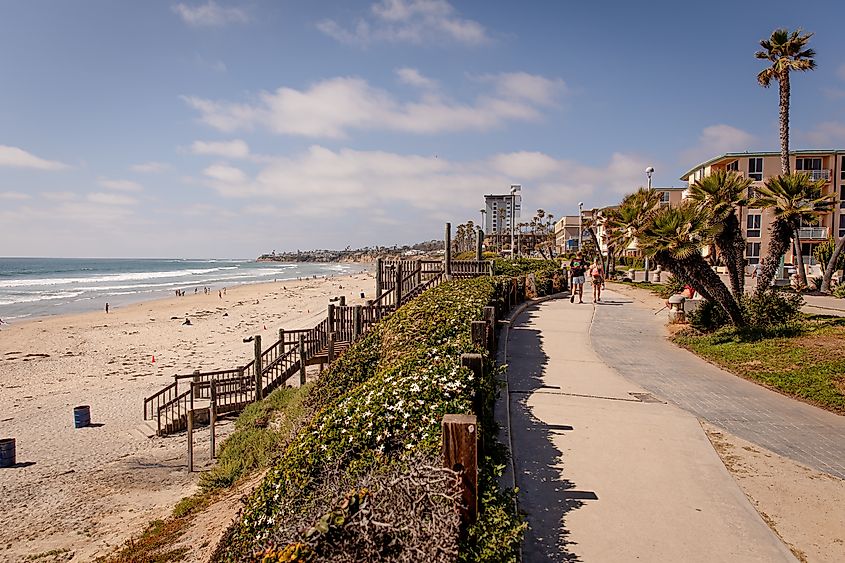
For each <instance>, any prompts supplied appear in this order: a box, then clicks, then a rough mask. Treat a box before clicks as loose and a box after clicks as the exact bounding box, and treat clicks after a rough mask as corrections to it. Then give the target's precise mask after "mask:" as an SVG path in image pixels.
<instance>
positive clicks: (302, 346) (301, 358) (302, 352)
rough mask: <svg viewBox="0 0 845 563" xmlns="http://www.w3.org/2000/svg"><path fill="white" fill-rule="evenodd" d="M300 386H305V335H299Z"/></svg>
mask: <svg viewBox="0 0 845 563" xmlns="http://www.w3.org/2000/svg"><path fill="white" fill-rule="evenodd" d="M299 385H300V387H301V386H303V385H305V335H304V334H302V333H301V332H300V333H299Z"/></svg>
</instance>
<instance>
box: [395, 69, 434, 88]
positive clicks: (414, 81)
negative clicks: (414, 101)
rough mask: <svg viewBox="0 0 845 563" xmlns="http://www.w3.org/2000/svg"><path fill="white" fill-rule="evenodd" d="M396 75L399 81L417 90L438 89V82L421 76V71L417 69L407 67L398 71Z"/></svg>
mask: <svg viewBox="0 0 845 563" xmlns="http://www.w3.org/2000/svg"><path fill="white" fill-rule="evenodd" d="M396 75H397V76H398V77H399V81H400V82H402V83H403V84H407V85H409V86H414V87H416V88H423V89H425V90H435V89H437V81H436V80H432V79H431V78H427V77H425V76H423V75H422V74H420V71H418V70H417V69H415V68H408V67H405V68H400V69H397V70H396Z"/></svg>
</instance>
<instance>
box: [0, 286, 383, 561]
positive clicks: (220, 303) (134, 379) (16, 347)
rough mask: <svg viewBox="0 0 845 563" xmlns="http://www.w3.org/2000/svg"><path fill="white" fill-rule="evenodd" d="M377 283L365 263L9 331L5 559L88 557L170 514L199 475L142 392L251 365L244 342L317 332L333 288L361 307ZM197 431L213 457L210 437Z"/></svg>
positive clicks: (2, 364)
mask: <svg viewBox="0 0 845 563" xmlns="http://www.w3.org/2000/svg"><path fill="white" fill-rule="evenodd" d="M373 290H374V281H373V276H372V274H369V273H359V274H355V275H351V276H344V277H335V278H329V279H307V280H302V281H286V282H278V283H266V284H255V285H243V286H238V287H233V288H230V289H228V291H227V293H226V295H224V296H222V298H221V297H219V296H218V294H217V292H213V293H212V294H210V295H205V294H203V293H202V292H201V293H199V294H196V295H194V294H190V293H189V294H188V295H186V296H184V297H178V298H177V297H174V298H171V299H165V300H159V301H151V302H145V303H137V304H133V305H128V306H126V307H122V308H112V309H111V311H110V312H109V313H108V314H106V313H105V312H103V311H100V312H94V313H85V314H80V315H72V316H60V317H49V318H43V319H39V320H34V321H29V322H26V323H21V324H12V325H3V326H2V327H0V390H2V391H0V437H3V438H15V439H16V440H17V462H18V465H17V466H16V467H14V468H11V469H2V470H0V498H2V499H3V505H4V506H3V510H2V511H0V561H18V560H21V559H24V558H26V557H27V556H33V555H38V554H43V553H45V552H48V551H52V550H58V551H59V553H58V554H57V555H56V557H55V558H53V559H55V560H62V561H89V560H92V559H94V558H96V557H98V556H102V555H105V554H106V553H108V552H109V551H110V550H111V549H113V547H114V546H116V545H119V544H121V543H123V542H124V541H125V540H126V539H128V538H129V537H130V536H131V535H133V534H136V533H138V532H140V531H141V530H142V529H143V528H144V527H145V525H146V524H147V523H148V522H149V521H150V520H152V519H155V518H162V517H164V516H167V515H168V514H169V513H170V511H171V509H172V507H173V505H174V504H175V503H176V502H177V501H178V500H180V499H181V498H183V497H184V496H186V495H188V494H190V493H191V492H193V491H194V490H195V487H196V483H197V480H198V475H199V474H198V473H194V474H188V473H187V470H186V469H187V465H186V463H187V462H186V457H187V456H186V449H187V446H186V438H185V436H184V435H180V436H174V437H168V438H158V437H152V438H151V437H149V436H148V435H147V434H148V432H147V431H146V428H144V427H143V425H142V423H143V421H142V418H143V415H142V405H143V399H144V397H146V396H149V395H151V394H153V393H154V392H156V391H158V390H159V389H161V388H162V387H164V386H165V385H167V384H169V383H170V382H171V381H172V376H173V375H174V374H177V373H190V372H191V371H193V370H195V369H199V370H212V369H223V368H230V367H234V366H237V365H243V364H245V363H247V362H248V361H249V360H250V359H251V357H252V354H253V345H252V343H244V342H243V338H245V337H249V336H252V335H255V334H261V335H262V337H263V339H264V341H265V342H268V343H269V342H272V341H274V340H275V338H277V334H278V329H279V328H287V329H295V328H310V327H311V326H313V325H314V324H316V323H317V322H318V320H320V319H321V317H322V316H323V315H324V314H325V310H326V305H327V304H328V299H329V298H330V297H334V296H340V295H344V296H345V297H346V300H347V303H349V304H354V303H360V302H363V299H361V297H360V294H361V293H362V292H363V293H364V294H365V298H366V299H372V298H373ZM186 317H187V318H189V319H190V320H191V325H190V326H186V325H184V324H183V323H184V321H185V318H186ZM153 357H155V362H153ZM77 405H90V406H91V421H92V426H91V427H89V428H83V429H74V427H73V412H72V411H73V407H74V406H77ZM227 424H228V425H229V426H230V425H231V422H229V423H227ZM222 432H223V433H224V434H225V432H226V426H225V425H224V428H223V429H222ZM195 440H196V444H197V445H196V446H195V456H196V458H197V460H198V461H199V462H200V463H206V462H207V460H208V457H209V451H208V436H207V433H206V432H200V433H199V434H198V436H197V437H196V438H195ZM39 560H42V559H39ZM43 560H51V559H43Z"/></svg>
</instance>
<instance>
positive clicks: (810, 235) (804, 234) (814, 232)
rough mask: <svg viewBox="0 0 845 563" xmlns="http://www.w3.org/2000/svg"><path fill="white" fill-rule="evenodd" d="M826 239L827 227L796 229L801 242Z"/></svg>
mask: <svg viewBox="0 0 845 563" xmlns="http://www.w3.org/2000/svg"><path fill="white" fill-rule="evenodd" d="M817 172H818V171H817ZM827 237H828V228H827V227H801V228H799V229H798V238H800V239H801V240H816V239H819V240H827Z"/></svg>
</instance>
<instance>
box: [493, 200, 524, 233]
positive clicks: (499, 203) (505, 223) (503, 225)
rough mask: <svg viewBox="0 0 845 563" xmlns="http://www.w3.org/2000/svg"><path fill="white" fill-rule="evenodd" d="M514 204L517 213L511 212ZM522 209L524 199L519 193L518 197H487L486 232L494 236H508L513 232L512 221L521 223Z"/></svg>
mask: <svg viewBox="0 0 845 563" xmlns="http://www.w3.org/2000/svg"><path fill="white" fill-rule="evenodd" d="M511 203H513V206H514V209H515V213H512V212H511ZM521 208H522V197H521V195H520V193H519V192H517V193H516V195H514V196H511V195H510V194H505V195H485V196H484V209H485V211H486V213H485V215H484V232H485V233H486V234H488V235H492V234H502V235H504V234H508V233H510V232H511V221H512V220H514V217H513V216H514V215H515V220H516V221H517V222H519V217H520V210H521Z"/></svg>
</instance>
